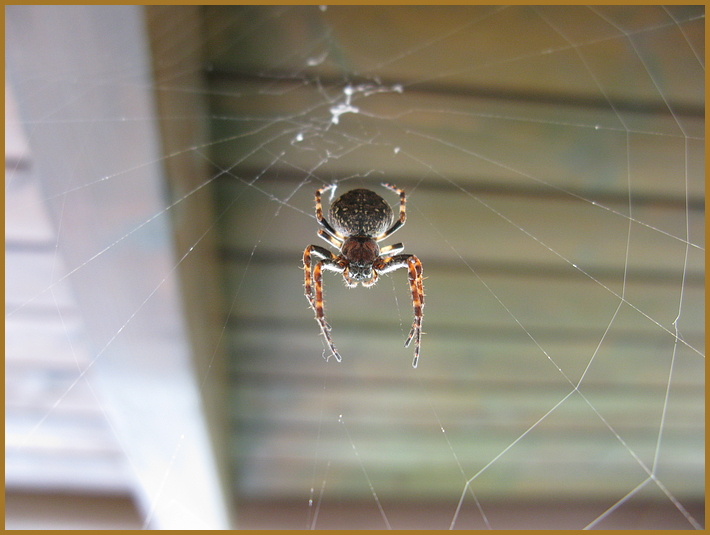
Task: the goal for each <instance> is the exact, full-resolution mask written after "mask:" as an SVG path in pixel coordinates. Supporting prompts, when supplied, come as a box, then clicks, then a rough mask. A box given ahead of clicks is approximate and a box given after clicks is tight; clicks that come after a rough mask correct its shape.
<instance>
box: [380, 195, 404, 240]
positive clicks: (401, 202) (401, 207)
mask: <svg viewBox="0 0 710 535" xmlns="http://www.w3.org/2000/svg"><path fill="white" fill-rule="evenodd" d="M382 185H383V186H384V187H385V188H387V189H388V190H391V191H394V192H395V193H398V194H399V219H398V220H397V221H395V222H394V225H392V226H391V227H390V228H389V229H388V230H386V231H385V232H383V233H382V234H380V235H379V236H375V238H374V239H375V241H376V242H379V241H382V240H384V239H385V238H386V237H387V236H390V235H391V234H392V233H394V232H395V231H397V230H399V229H400V228H402V226H404V222H405V221H406V220H407V196H406V194H405V193H404V190H403V189H399V188H398V187H397V186H395V185H393V184H382Z"/></svg>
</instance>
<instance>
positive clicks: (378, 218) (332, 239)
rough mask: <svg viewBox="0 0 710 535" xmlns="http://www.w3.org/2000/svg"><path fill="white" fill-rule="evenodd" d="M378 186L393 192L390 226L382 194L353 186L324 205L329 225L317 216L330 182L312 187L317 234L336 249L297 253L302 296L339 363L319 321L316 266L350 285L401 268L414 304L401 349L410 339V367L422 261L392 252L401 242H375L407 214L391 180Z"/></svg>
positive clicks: (418, 321) (418, 327)
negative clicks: (394, 210)
mask: <svg viewBox="0 0 710 535" xmlns="http://www.w3.org/2000/svg"><path fill="white" fill-rule="evenodd" d="M382 186H384V187H385V188H387V189H389V190H391V191H394V192H395V193H398V194H399V219H397V221H395V222H394V224H392V221H393V219H394V215H393V213H392V208H390V206H389V204H387V202H386V201H385V200H384V199H383V198H382V197H380V196H379V195H377V194H376V193H375V192H373V191H370V190H368V189H354V190H351V191H348V192H346V193H344V194H343V195H341V196H340V197H339V198H338V199H336V200H335V202H333V203H332V204H331V205H330V211H329V216H330V220H331V222H332V225H331V223H328V221H327V220H326V219H325V218H324V217H323V207H322V205H321V194H322V193H323V192H324V191H327V190H329V189H333V188H334V187H335V185H330V186H325V187H323V188H320V189H319V190H317V191H316V199H315V200H316V219H317V220H318V223H319V224H320V226H321V227H323V228H322V229H320V230H319V231H318V236H320V237H321V238H323V239H324V240H325V241H327V242H328V243H330V244H331V245H333V246H335V247H337V248H338V250H339V251H340V254H339V255H337V256H336V255H334V254H333V253H331V252H330V251H329V250H328V249H325V248H324V247H319V246H318V245H309V246H308V247H306V250H305V251H304V252H303V270H304V272H305V288H306V297H307V298H308V302H309V303H310V305H311V308H312V309H313V311H314V312H315V314H316V321H317V322H318V325H319V326H320V330H321V332H322V333H323V336H324V337H325V339H326V341H327V342H328V346H329V347H330V351H331V352H332V353H333V356H334V357H335V359H336V360H337V361H338V362H341V360H342V358H341V356H340V353H338V350H337V349H336V348H335V344H334V343H333V339H332V338H331V336H330V325H328V322H327V321H326V320H325V314H324V311H323V277H322V270H324V269H325V270H328V271H334V272H335V273H340V274H342V275H343V279H345V284H346V285H347V286H348V287H350V288H355V287H356V286H357V285H358V283H362V285H363V286H365V287H369V286H372V285H374V284H375V283H376V282H377V279H378V277H379V276H380V275H384V274H386V273H390V272H391V271H395V270H397V269H400V268H407V270H408V271H409V288H410V290H411V292H412V303H413V306H414V322H413V323H412V330H411V331H409V336H408V337H407V340H406V342H405V343H404V347H409V344H410V343H411V341H412V340H414V361H413V362H412V366H413V367H414V368H416V367H417V363H418V361H419V347H420V342H421V336H422V309H423V308H424V287H423V284H422V264H421V262H420V261H419V259H418V258H417V257H416V256H414V255H413V254H397V253H400V252H401V251H402V250H403V249H404V245H402V244H401V243H397V244H394V245H387V246H385V247H382V248H380V246H379V245H378V242H380V241H382V240H384V239H385V238H387V237H389V236H390V235H391V234H392V233H394V232H395V231H396V230H399V229H400V228H401V227H402V225H404V222H405V220H406V218H407V211H406V206H405V205H406V202H407V201H406V196H405V193H404V191H403V190H401V189H399V188H397V187H396V186H393V185H391V184H382ZM390 225H391V226H390ZM314 257H315V265H314ZM314 286H315V294H314Z"/></svg>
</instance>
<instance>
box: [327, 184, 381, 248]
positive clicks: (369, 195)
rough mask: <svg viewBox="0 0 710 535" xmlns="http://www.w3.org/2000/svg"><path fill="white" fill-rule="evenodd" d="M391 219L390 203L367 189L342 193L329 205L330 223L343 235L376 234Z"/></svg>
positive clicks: (378, 233) (369, 235)
mask: <svg viewBox="0 0 710 535" xmlns="http://www.w3.org/2000/svg"><path fill="white" fill-rule="evenodd" d="M393 219H394V215H393V213H392V208H390V205H389V204H387V202H386V201H385V200H384V199H383V198H382V197H380V196H379V195H377V193H375V192H374V191H370V190H369V189H354V190H350V191H348V192H347V193H343V194H342V195H341V196H340V197H338V199H337V200H336V201H335V202H333V204H331V206H330V222H331V225H333V228H334V229H335V230H337V231H338V232H340V233H341V234H342V235H344V236H368V237H373V236H378V235H380V234H382V233H383V232H385V231H386V230H387V229H388V228H389V226H390V225H391V224H392V220H393Z"/></svg>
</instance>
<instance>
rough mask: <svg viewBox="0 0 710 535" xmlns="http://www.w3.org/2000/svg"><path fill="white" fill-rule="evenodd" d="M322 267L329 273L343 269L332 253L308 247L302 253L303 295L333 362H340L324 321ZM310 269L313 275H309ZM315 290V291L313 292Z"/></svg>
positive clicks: (340, 358)
mask: <svg viewBox="0 0 710 535" xmlns="http://www.w3.org/2000/svg"><path fill="white" fill-rule="evenodd" d="M314 256H315V257H316V258H318V260H317V261H316V263H315V266H312V262H313V257H314ZM323 267H325V268H326V269H328V270H330V271H335V272H337V273H342V272H343V271H344V270H345V269H344V268H343V267H342V266H341V265H340V264H339V263H338V257H336V256H335V255H334V254H333V253H331V252H330V251H328V250H327V249H324V248H322V247H318V246H317V245H309V246H308V247H306V250H305V251H304V252H303V271H304V274H305V283H304V286H305V293H306V298H307V299H308V303H309V304H310V305H311V308H312V309H313V311H314V312H315V313H316V321H317V322H318V325H319V326H320V330H321V332H322V333H323V336H324V337H325V340H326V342H328V347H329V348H330V351H331V352H332V353H333V356H334V357H335V360H337V361H338V362H341V361H342V357H341V356H340V353H338V350H337V349H336V348H335V344H334V343H333V339H332V338H331V337H330V325H328V322H327V321H326V320H325V311H324V307H323ZM311 269H312V270H313V274H312V275H311ZM314 290H315V291H314Z"/></svg>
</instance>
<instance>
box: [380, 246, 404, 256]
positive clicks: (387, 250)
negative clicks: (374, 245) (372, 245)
mask: <svg viewBox="0 0 710 535" xmlns="http://www.w3.org/2000/svg"><path fill="white" fill-rule="evenodd" d="M402 251H404V245H403V244H401V243H395V244H394V245H387V246H386V247H383V248H382V249H380V255H389V256H392V255H395V254H397V253H401V252H402Z"/></svg>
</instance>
